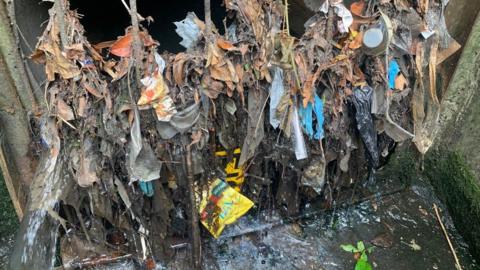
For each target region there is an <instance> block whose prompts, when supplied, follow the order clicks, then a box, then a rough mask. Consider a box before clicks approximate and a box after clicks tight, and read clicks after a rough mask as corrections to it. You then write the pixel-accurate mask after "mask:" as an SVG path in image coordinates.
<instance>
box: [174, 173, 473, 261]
mask: <svg viewBox="0 0 480 270" xmlns="http://www.w3.org/2000/svg"><path fill="white" fill-rule="evenodd" d="M395 185H396V184H395V183H393V184H392V183H385V185H384V186H377V189H378V190H381V189H384V190H385V191H388V190H389V189H392V188H395V187H394V186H395ZM434 203H435V204H437V205H438V206H439V208H440V209H441V215H442V220H443V222H444V224H445V226H446V227H447V230H448V233H449V236H450V238H451V240H452V242H453V246H454V248H455V250H456V252H457V255H458V256H459V258H460V261H461V264H462V267H463V269H479V267H478V265H477V263H476V262H475V260H474V259H473V258H472V256H471V255H470V253H469V252H468V247H467V245H466V244H465V242H464V241H463V239H462V238H461V236H460V235H459V234H458V233H457V232H456V231H455V228H454V226H453V223H452V221H451V218H450V217H449V215H448V213H447V211H446V210H445V208H444V207H443V205H442V204H441V203H440V202H439V201H438V200H437V198H436V197H435V196H434V194H433V192H432V188H431V187H430V186H429V185H428V184H425V183H424V182H422V181H417V182H416V183H414V184H413V185H412V186H411V187H408V188H406V189H404V190H402V191H400V192H396V193H393V194H391V195H388V196H383V197H379V196H377V197H374V198H373V199H372V200H367V201H365V202H363V203H360V204H357V205H354V206H350V207H343V208H341V207H338V209H337V210H336V211H331V212H329V213H323V214H319V215H316V216H314V217H310V218H305V219H302V220H297V221H295V222H290V223H288V224H281V220H282V219H281V218H280V217H279V216H278V215H273V214H270V215H261V216H260V217H259V216H255V217H251V216H250V217H244V218H242V220H240V221H239V222H238V223H237V224H235V225H231V226H230V227H229V228H227V229H226V230H225V231H224V233H223V234H222V236H221V238H220V239H219V240H211V241H208V243H205V244H204V250H203V258H204V268H205V269H331V270H336V269H354V266H355V259H354V257H353V255H352V253H348V252H345V251H343V250H342V249H341V248H340V245H342V244H355V243H357V241H363V242H364V243H365V245H366V246H372V245H374V244H375V245H376V247H375V249H374V250H373V252H372V253H371V255H369V261H370V262H371V263H372V265H373V266H374V269H391V270H396V269H398V270H400V269H402V270H405V269H455V263H454V257H453V255H452V253H451V251H450V249H449V246H448V243H447V241H446V239H445V236H444V234H443V232H442V230H441V227H440V225H439V222H438V220H437V218H436V215H435V212H434V210H433V207H432V206H433V204H434ZM312 207H313V206H312ZM310 210H311V209H310ZM307 211H308V209H307ZM248 231H254V232H252V233H247V234H244V233H245V232H248ZM234 235H237V236H234ZM231 236H234V237H231ZM177 256H178V257H177V260H176V261H175V262H173V263H170V264H168V265H167V266H166V267H165V268H167V269H187V268H188V265H187V264H186V263H188V256H186V254H185V253H183V252H180V253H178V254H177ZM185 267H187V268H185Z"/></svg>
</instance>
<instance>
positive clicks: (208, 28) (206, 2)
mask: <svg viewBox="0 0 480 270" xmlns="http://www.w3.org/2000/svg"><path fill="white" fill-rule="evenodd" d="M203 6H204V9H205V38H206V39H207V41H209V40H210V39H209V37H210V34H211V33H212V11H211V10H210V0H203Z"/></svg>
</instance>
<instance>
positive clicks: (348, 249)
mask: <svg viewBox="0 0 480 270" xmlns="http://www.w3.org/2000/svg"><path fill="white" fill-rule="evenodd" d="M340 247H341V248H342V249H343V250H345V251H346V252H358V250H357V248H356V247H354V246H352V245H340Z"/></svg>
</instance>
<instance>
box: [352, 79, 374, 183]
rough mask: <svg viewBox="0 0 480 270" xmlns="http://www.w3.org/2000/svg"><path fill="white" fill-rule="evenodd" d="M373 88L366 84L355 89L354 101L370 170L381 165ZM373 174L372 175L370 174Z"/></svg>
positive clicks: (356, 117)
mask: <svg viewBox="0 0 480 270" xmlns="http://www.w3.org/2000/svg"><path fill="white" fill-rule="evenodd" d="M372 95H373V89H372V88H371V87H370V86H368V85H366V86H363V87H357V88H355V89H354V90H353V98H352V102H353V104H354V106H355V120H356V122H357V129H358V132H359V133H360V137H361V138H362V141H363V143H364V145H365V148H366V155H367V160H368V164H369V169H370V172H373V171H372V170H374V169H376V168H377V167H378V165H379V153H378V147H377V132H376V130H375V125H374V123H373V118H372V114H371V106H372V105H371V104H372ZM370 176H371V175H370Z"/></svg>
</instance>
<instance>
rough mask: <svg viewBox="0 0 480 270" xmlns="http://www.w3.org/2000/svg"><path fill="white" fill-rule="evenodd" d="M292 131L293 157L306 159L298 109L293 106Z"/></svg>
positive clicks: (306, 154) (305, 148)
mask: <svg viewBox="0 0 480 270" xmlns="http://www.w3.org/2000/svg"><path fill="white" fill-rule="evenodd" d="M291 125H292V131H293V138H292V141H293V149H295V157H296V158H297V160H301V159H306V158H307V157H308V153H307V147H306V145H305V139H304V138H303V133H302V129H301V128H300V119H299V117H298V110H297V107H296V106H293V116H292V122H291Z"/></svg>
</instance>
